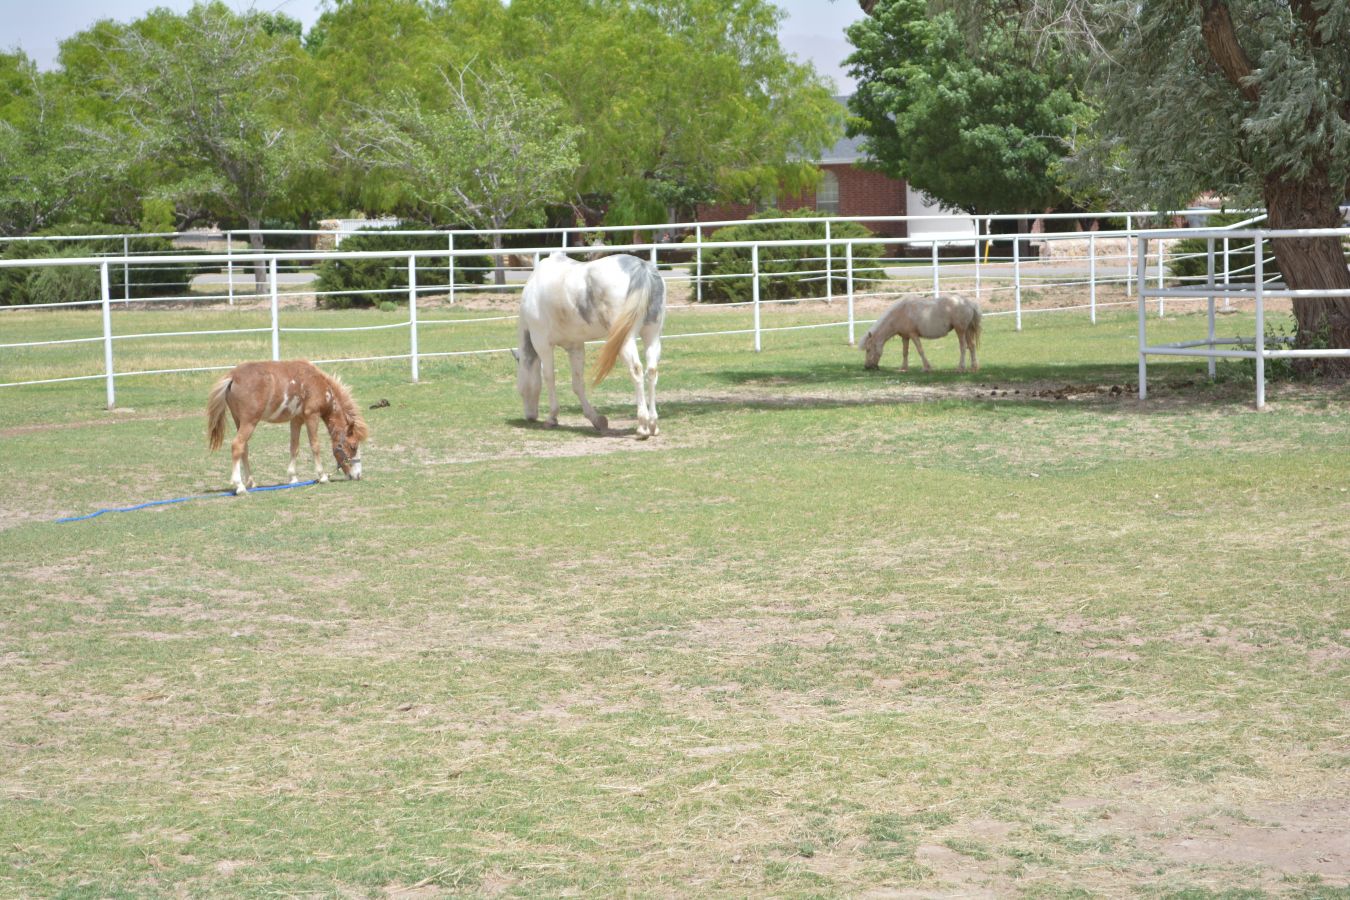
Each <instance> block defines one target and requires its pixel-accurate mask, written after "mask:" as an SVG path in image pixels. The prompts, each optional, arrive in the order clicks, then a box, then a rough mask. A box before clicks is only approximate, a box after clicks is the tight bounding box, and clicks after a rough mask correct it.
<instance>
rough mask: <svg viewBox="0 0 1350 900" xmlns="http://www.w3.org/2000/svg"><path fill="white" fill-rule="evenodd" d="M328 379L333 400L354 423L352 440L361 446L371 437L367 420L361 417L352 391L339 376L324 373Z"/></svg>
mask: <svg viewBox="0 0 1350 900" xmlns="http://www.w3.org/2000/svg"><path fill="white" fill-rule="evenodd" d="M324 377H325V378H327V379H328V384H329V385H330V386H331V387H332V388H333V399H334V401H335V402H336V403H337V404H338V405H339V406H341V407H342V413H343V415H345V416H346V417H347V421H349V422H351V423H352V438H353V439H355V441H356V442H357V443H358V444H359V443H361V442H362V441H364V440H365V439H366V438H367V437H368V436H369V435H370V429H368V428H367V427H366V420H365V419H364V418H363V417H362V416H361V407H360V406H358V405H357V403H356V399H355V398H354V397H352V392H351V389H350V388H348V387H347V385H346V384H345V383H344V382H343V380H342V378H341V377H339V376H337V375H329V374H328V373H327V372H325V373H324Z"/></svg>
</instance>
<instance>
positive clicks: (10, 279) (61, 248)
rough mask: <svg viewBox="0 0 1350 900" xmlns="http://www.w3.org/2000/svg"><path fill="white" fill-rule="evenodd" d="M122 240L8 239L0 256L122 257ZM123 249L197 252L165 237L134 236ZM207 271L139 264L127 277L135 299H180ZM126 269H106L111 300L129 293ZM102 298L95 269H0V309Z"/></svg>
mask: <svg viewBox="0 0 1350 900" xmlns="http://www.w3.org/2000/svg"><path fill="white" fill-rule="evenodd" d="M120 229H121V227H120V226H117V225H109V224H107V223H102V222H93V223H84V224H79V225H63V226H60V227H57V228H50V229H47V230H45V231H41V232H38V234H39V235H41V236H53V237H59V236H63V235H79V234H109V233H115V232H117V231H119V230H120ZM122 241H123V239H122V238H120V237H113V238H99V239H95V240H83V241H10V242H7V243H6V244H5V245H4V253H3V254H0V259H52V258H56V257H84V256H121V255H122V254H123V243H122ZM126 250H127V251H128V252H129V253H130V254H133V255H145V254H156V255H173V256H184V257H191V256H193V255H198V254H199V253H200V251H197V250H183V249H181V248H179V247H175V246H174V244H173V241H172V240H170V239H169V238H163V237H133V238H131V239H130V240H128V241H127V244H126ZM206 270H207V267H206V266H203V265H202V264H200V263H195V262H184V263H168V264H164V265H156V266H138V265H136V264H135V263H132V264H131V266H130V267H129V272H130V276H131V290H130V295H131V297H132V298H133V299H145V298H149V297H166V296H183V295H186V294H187V293H188V292H189V290H190V288H191V285H192V279H193V277H194V276H196V275H199V274H200V273H202V272H204V271H206ZM127 271H128V270H127V269H125V268H124V267H123V266H122V265H121V264H113V265H110V266H108V283H109V291H110V294H111V296H112V297H114V298H121V297H123V296H125V295H126V294H127V293H128V292H127V290H126V285H125V275H126V274H127ZM101 296H102V291H101V287H100V284H99V270H98V267H97V266H51V267H42V268H26V267H20V268H4V269H0V305H4V306H25V305H28V304H32V303H72V302H77V301H85V300H98V299H100V297H101Z"/></svg>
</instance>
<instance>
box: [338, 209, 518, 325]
mask: <svg viewBox="0 0 1350 900" xmlns="http://www.w3.org/2000/svg"><path fill="white" fill-rule="evenodd" d="M396 230H397V229H396V228H371V229H368V230H366V231H361V232H358V233H356V234H352V235H348V236H347V237H345V238H343V240H342V249H343V250H353V251H358V250H367V251H373V250H385V251H407V250H444V249H445V248H446V246H447V245H446V239H445V237H443V236H438V235H403V234H390V233H389V232H391V231H396ZM485 246H487V245H486V243H485V242H484V241H483V239H481V238H468V237H466V236H463V235H456V236H455V249H457V250H458V249H473V250H481V249H483V248H484V247H485ZM490 265H492V263H491V258H490V257H488V256H460V257H456V259H455V283H456V284H465V283H469V284H482V283H483V282H484V281H485V280H486V277H487V274H488V273H487V268H488V267H489V266H490ZM446 276H447V265H446V259H445V257H443V256H442V257H438V258H429V259H421V258H419V259H418V260H417V284H418V285H419V287H420V286H424V285H437V284H440V285H443V284H445V283H446ZM407 288H408V264H407V262H406V261H405V260H401V259H392V258H390V259H326V260H324V261H323V262H322V263H320V264H319V268H318V280H317V281H316V282H315V289H316V290H318V291H323V292H327V291H344V292H351V293H340V294H327V295H321V296H320V297H319V300H318V303H319V306H321V307H325V308H327V309H347V308H350V307H363V306H379V305H381V304H382V303H397V304H406V303H407V302H408V292H407ZM400 289H401V290H400Z"/></svg>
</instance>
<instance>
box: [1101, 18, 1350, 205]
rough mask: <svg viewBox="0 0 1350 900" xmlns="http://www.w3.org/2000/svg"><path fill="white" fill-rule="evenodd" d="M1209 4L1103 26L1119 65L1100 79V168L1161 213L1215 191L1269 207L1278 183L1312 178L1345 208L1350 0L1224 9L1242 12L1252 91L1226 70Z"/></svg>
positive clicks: (1124, 195)
mask: <svg viewBox="0 0 1350 900" xmlns="http://www.w3.org/2000/svg"><path fill="white" fill-rule="evenodd" d="M1201 6H1202V5H1201V4H1198V3H1159V2H1148V3H1142V4H1138V5H1137V6H1134V7H1124V9H1127V10H1129V12H1128V13H1127V19H1126V20H1125V21H1123V22H1122V21H1114V22H1111V23H1106V27H1104V28H1102V29H1101V37H1102V39H1103V40H1104V41H1105V42H1106V44H1107V49H1108V50H1110V51H1111V52H1110V54H1109V57H1107V58H1109V60H1110V62H1111V65H1110V66H1109V67H1106V68H1105V69H1104V70H1103V73H1102V74H1103V75H1105V76H1107V77H1104V78H1102V79H1101V80H1100V81H1099V82H1098V83H1097V87H1098V88H1099V96H1100V100H1101V104H1102V108H1103V115H1102V117H1101V120H1100V122H1099V123H1098V127H1097V128H1096V129H1095V130H1096V138H1097V140H1096V143H1095V144H1093V145H1092V146H1091V148H1088V149H1090V150H1091V151H1092V152H1091V153H1090V154H1086V155H1087V156H1088V157H1089V159H1088V161H1089V162H1096V163H1100V165H1098V167H1097V168H1096V171H1098V172H1101V173H1103V174H1105V175H1107V176H1109V177H1110V179H1111V180H1112V182H1113V187H1114V191H1113V193H1114V194H1115V195H1116V196H1117V197H1119V198H1121V199H1122V200H1124V201H1126V202H1144V203H1149V204H1155V205H1157V206H1158V208H1164V209H1180V208H1183V207H1184V206H1185V205H1186V204H1187V203H1189V202H1190V201H1191V200H1192V199H1193V198H1194V197H1195V196H1196V195H1197V194H1199V193H1200V192H1201V191H1206V190H1209V191H1215V192H1217V193H1219V194H1221V195H1223V196H1225V197H1227V198H1229V199H1230V200H1231V201H1232V202H1234V203H1239V204H1247V203H1253V202H1259V203H1267V202H1269V201H1270V197H1268V196H1267V190H1269V189H1271V188H1273V187H1274V186H1275V183H1276V182H1275V181H1274V180H1272V176H1276V177H1277V178H1278V180H1280V181H1290V182H1297V181H1300V180H1305V179H1310V180H1309V181H1308V183H1309V185H1311V184H1314V183H1316V184H1318V185H1320V186H1321V187H1322V189H1323V190H1324V191H1326V193H1329V194H1331V195H1332V196H1330V201H1331V202H1332V204H1333V207H1334V203H1335V202H1339V201H1340V200H1342V199H1344V196H1345V190H1346V184H1347V182H1348V181H1350V112H1347V110H1346V107H1345V105H1344V100H1345V98H1346V97H1347V96H1350V41H1347V40H1346V39H1345V35H1346V34H1347V33H1348V32H1347V29H1350V4H1347V3H1346V2H1345V0H1330V2H1325V3H1312V4H1291V3H1288V2H1284V0H1249V2H1244V3H1242V4H1241V6H1238V5H1237V4H1236V3H1232V4H1230V3H1218V4H1216V8H1217V9H1218V10H1219V11H1222V12H1228V11H1229V7H1230V6H1232V7H1233V8H1232V10H1231V13H1232V17H1233V19H1234V20H1235V22H1236V23H1237V25H1236V28H1235V31H1234V38H1235V40H1236V41H1237V42H1238V43H1239V45H1240V46H1241V49H1242V52H1243V53H1244V54H1245V55H1246V57H1248V59H1249V61H1250V63H1251V66H1252V69H1251V71H1250V73H1248V74H1247V75H1246V76H1244V84H1245V85H1246V92H1245V93H1244V92H1243V91H1239V89H1238V88H1237V87H1236V86H1235V85H1234V84H1233V83H1232V82H1231V81H1230V80H1229V79H1228V78H1227V77H1226V76H1225V74H1224V73H1223V71H1222V70H1221V69H1220V68H1219V66H1217V65H1216V64H1215V62H1214V59H1213V57H1212V54H1211V51H1210V49H1209V48H1208V47H1207V45H1206V42H1205V37H1204V34H1203V31H1202V29H1201V27H1200V26H1201ZM1300 10H1301V11H1302V12H1299V11H1300ZM1305 14H1306V19H1305V20H1304V21H1300V16H1304V15H1305ZM1218 30H1220V31H1222V29H1218ZM1238 64H1239V65H1240V64H1241V63H1238Z"/></svg>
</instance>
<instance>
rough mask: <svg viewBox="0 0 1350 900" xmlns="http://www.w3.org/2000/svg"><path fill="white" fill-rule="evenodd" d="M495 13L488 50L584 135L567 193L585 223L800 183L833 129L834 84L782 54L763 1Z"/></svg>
mask: <svg viewBox="0 0 1350 900" xmlns="http://www.w3.org/2000/svg"><path fill="white" fill-rule="evenodd" d="M502 15H503V17H504V24H499V25H495V26H494V29H495V31H493V32H492V33H495V34H499V35H500V36H501V38H502V40H503V41H504V42H503V43H501V44H500V45H498V46H497V47H496V48H495V50H493V51H490V52H492V53H493V55H492V57H491V58H492V59H494V60H499V61H500V63H501V65H502V66H504V67H506V68H508V69H509V70H510V71H512V72H513V73H515V75H516V76H517V77H518V78H519V79H520V80H521V81H522V82H523V83H525V84H527V85H529V90H530V92H531V93H533V94H536V95H551V96H556V97H558V98H559V99H560V100H561V101H562V103H563V104H564V107H563V108H564V109H565V111H566V115H567V116H568V118H569V119H570V120H571V122H572V123H573V124H575V125H577V126H579V127H580V128H582V129H583V130H582V133H581V136H580V139H579V151H580V158H581V166H580V167H579V168H578V169H577V171H576V174H575V179H574V184H573V189H572V193H573V195H574V198H575V201H576V203H577V206H578V212H579V213H581V214H583V215H586V216H587V217H594V216H596V215H597V214H599V213H600V212H601V211H604V212H605V214H606V216H607V218H608V220H609V221H610V222H613V223H617V224H623V223H638V222H653V221H660V220H665V219H670V218H680V217H686V216H688V215H689V214H691V213H692V212H693V210H694V207H695V206H696V205H697V204H699V203H701V202H707V201H709V200H713V199H723V198H725V199H750V198H758V197H760V196H763V195H765V194H767V193H769V192H770V191H772V190H774V189H784V190H788V191H794V190H799V189H800V188H801V187H804V186H806V185H808V184H811V183H814V179H815V178H816V177H817V174H816V171H815V169H814V167H813V166H811V165H810V163H809V162H808V160H810V159H813V158H815V157H816V156H817V155H818V154H819V153H820V152H821V151H822V150H824V149H825V148H827V147H829V146H830V145H831V144H832V143H833V142H834V141H835V140H836V139H837V138H838V135H839V134H840V131H841V127H842V123H841V121H840V115H839V110H838V104H837V103H835V102H834V100H833V98H832V90H831V87H830V85H829V84H828V83H827V82H825V81H824V80H822V79H821V78H820V77H819V76H818V75H817V74H816V73H815V71H814V70H813V69H811V68H810V67H809V66H806V65H803V64H800V63H797V62H795V61H794V60H792V59H791V57H789V56H788V55H787V54H786V53H784V52H783V50H782V48H781V47H780V46H779V44H778V37H777V29H778V23H779V21H780V20H781V18H782V15H783V14H782V12H781V10H779V9H778V8H777V7H776V6H774V5H773V4H772V3H769V2H766V0H733V2H727V0H613V2H606V3H595V2H593V0H513V2H512V3H511V4H510V5H509V6H508V7H506V8H505V10H504V12H503V13H502ZM485 52H488V51H485Z"/></svg>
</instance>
